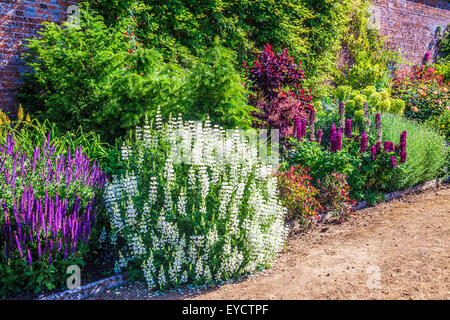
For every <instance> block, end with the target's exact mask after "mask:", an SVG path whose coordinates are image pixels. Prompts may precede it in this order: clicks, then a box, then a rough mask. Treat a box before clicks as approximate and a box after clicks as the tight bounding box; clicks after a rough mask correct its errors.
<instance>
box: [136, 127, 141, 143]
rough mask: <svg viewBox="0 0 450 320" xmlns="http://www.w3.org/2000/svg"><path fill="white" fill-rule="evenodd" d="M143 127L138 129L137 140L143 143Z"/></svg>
mask: <svg viewBox="0 0 450 320" xmlns="http://www.w3.org/2000/svg"><path fill="white" fill-rule="evenodd" d="M141 130H142V129H141V127H136V140H137V141H142V131H141Z"/></svg>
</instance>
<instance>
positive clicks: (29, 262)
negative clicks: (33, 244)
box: [27, 249, 33, 268]
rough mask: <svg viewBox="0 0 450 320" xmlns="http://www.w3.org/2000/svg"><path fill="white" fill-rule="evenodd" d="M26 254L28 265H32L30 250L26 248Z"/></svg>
mask: <svg viewBox="0 0 450 320" xmlns="http://www.w3.org/2000/svg"><path fill="white" fill-rule="evenodd" d="M27 256H28V265H29V266H30V268H31V266H32V265H33V260H31V252H30V249H27Z"/></svg>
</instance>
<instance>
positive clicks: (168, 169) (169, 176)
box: [164, 157, 175, 187]
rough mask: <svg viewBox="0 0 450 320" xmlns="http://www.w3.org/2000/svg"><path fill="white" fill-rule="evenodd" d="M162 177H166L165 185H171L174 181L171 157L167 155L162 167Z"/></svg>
mask: <svg viewBox="0 0 450 320" xmlns="http://www.w3.org/2000/svg"><path fill="white" fill-rule="evenodd" d="M164 178H165V179H166V185H167V186H168V187H172V184H173V183H174V181H175V171H174V169H173V160H172V157H168V158H167V160H166V165H165V167H164Z"/></svg>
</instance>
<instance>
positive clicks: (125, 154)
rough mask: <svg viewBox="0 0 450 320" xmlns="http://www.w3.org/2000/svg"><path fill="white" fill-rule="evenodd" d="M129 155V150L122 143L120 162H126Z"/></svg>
mask: <svg viewBox="0 0 450 320" xmlns="http://www.w3.org/2000/svg"><path fill="white" fill-rule="evenodd" d="M130 154H131V148H130V147H129V146H128V145H127V144H125V143H123V144H122V152H121V158H122V161H128V159H129V156H130Z"/></svg>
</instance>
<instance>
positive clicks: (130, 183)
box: [122, 174, 138, 197]
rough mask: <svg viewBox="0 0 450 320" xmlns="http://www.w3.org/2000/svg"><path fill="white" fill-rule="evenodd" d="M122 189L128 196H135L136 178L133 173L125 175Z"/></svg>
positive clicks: (136, 190)
mask: <svg viewBox="0 0 450 320" xmlns="http://www.w3.org/2000/svg"><path fill="white" fill-rule="evenodd" d="M122 184H123V189H124V191H125V193H126V194H127V195H128V196H131V197H133V196H135V195H136V194H137V193H138V186H137V178H136V176H135V175H133V174H132V175H128V174H126V175H125V178H124V179H123V180H122Z"/></svg>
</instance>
